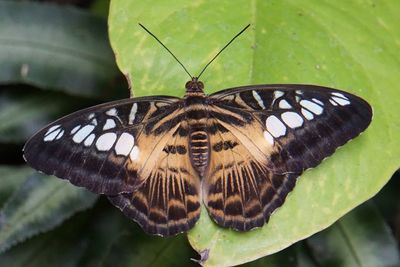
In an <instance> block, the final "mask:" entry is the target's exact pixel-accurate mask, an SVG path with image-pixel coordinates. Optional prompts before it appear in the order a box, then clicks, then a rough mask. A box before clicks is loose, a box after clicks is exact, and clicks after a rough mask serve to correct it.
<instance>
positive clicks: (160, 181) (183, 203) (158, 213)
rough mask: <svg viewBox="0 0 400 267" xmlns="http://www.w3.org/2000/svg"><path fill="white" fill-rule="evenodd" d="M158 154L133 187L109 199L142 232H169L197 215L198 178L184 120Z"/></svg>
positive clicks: (191, 222)
mask: <svg viewBox="0 0 400 267" xmlns="http://www.w3.org/2000/svg"><path fill="white" fill-rule="evenodd" d="M158 154H159V155H157V162H155V164H154V166H153V168H152V169H151V170H150V173H149V175H148V178H147V179H146V180H145V182H144V183H143V184H142V185H141V186H140V188H138V190H137V191H135V192H134V193H124V194H119V195H116V196H111V197H109V199H110V201H111V203H113V204H114V205H115V206H117V207H119V208H120V209H121V210H122V211H123V212H124V214H125V215H126V216H128V217H129V218H131V219H133V220H135V221H137V222H138V223H139V224H140V225H141V226H142V228H143V230H144V231H145V232H147V233H150V234H157V235H161V236H170V235H175V234H177V233H181V232H185V231H187V230H189V229H190V228H192V227H193V226H194V224H195V222H196V221H197V220H198V219H199V217H200V200H199V191H200V189H199V188H200V179H199V177H198V174H197V173H196V171H195V170H194V169H193V166H192V164H191V162H190V157H189V148H188V141H187V125H185V121H182V122H181V123H180V125H179V127H178V128H177V129H176V130H175V132H174V134H173V137H172V138H170V139H169V140H168V142H167V143H166V144H165V146H164V148H163V150H162V151H159V152H158Z"/></svg>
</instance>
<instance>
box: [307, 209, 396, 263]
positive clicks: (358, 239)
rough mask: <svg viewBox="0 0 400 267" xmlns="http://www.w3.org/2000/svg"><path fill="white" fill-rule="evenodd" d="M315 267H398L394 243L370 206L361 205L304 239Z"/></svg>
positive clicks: (375, 211) (387, 228) (386, 226)
mask: <svg viewBox="0 0 400 267" xmlns="http://www.w3.org/2000/svg"><path fill="white" fill-rule="evenodd" d="M307 243H308V244H309V248H310V251H312V253H313V258H314V260H315V261H316V262H317V263H318V265H319V266H343V267H345V266H349V267H350V266H363V267H369V266H371V267H379V266H382V267H390V266H392V267H394V266H399V265H400V257H399V251H398V248H397V244H396V240H395V239H394V237H393V234H392V233H391V231H390V229H389V227H388V225H387V224H386V223H385V222H384V221H383V219H382V217H381V215H380V214H379V212H378V211H377V209H376V208H375V206H374V205H373V204H372V203H368V202H367V203H365V204H363V205H361V206H360V207H358V208H357V209H355V210H354V211H353V212H351V213H349V214H347V215H346V216H344V217H343V218H341V219H340V220H339V221H337V222H336V223H335V224H334V225H332V226H331V227H329V228H328V229H326V230H325V231H323V232H321V233H318V234H316V235H315V236H312V237H311V238H308V239H307Z"/></svg>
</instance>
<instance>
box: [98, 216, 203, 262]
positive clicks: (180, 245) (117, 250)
mask: <svg viewBox="0 0 400 267" xmlns="http://www.w3.org/2000/svg"><path fill="white" fill-rule="evenodd" d="M130 223H132V222H130ZM138 230H139V231H140V232H141V233H140V232H139V231H138V232H137V233H128V232H127V233H125V234H123V235H121V236H120V237H119V238H118V239H117V240H116V241H115V242H114V243H113V246H112V247H111V249H110V251H109V253H108V254H107V256H106V257H105V259H104V261H103V264H102V265H101V266H113V265H114V266H121V267H125V266H126V267H129V266H132V265H135V266H166V267H168V266H174V267H175V266H177V267H179V266H182V267H183V266H196V264H194V263H193V262H192V261H191V260H190V258H191V257H193V256H196V255H193V254H194V253H193V251H191V249H190V246H189V244H188V242H187V240H186V238H185V236H184V235H180V236H176V237H173V238H160V237H150V236H148V235H146V234H144V233H143V231H142V230H140V229H138Z"/></svg>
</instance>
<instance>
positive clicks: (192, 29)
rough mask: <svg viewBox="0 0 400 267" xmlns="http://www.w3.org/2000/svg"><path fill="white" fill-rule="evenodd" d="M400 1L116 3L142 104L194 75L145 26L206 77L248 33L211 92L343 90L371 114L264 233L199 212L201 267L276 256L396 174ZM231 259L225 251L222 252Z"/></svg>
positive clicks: (175, 90)
mask: <svg viewBox="0 0 400 267" xmlns="http://www.w3.org/2000/svg"><path fill="white" fill-rule="evenodd" d="M399 12H400V2H396V1H390V0H385V1H380V2H374V3H371V2H366V1H356V0H351V1H346V3H339V2H332V1H317V0H305V1H301V2H300V1H295V0H289V1H244V0H243V1H218V2H217V1H215V2H214V1H205V2H187V1H175V2H174V3H171V2H169V1H158V2H157V4H156V5H154V4H152V3H151V4H150V3H145V2H141V3H138V2H132V1H129V0H114V1H112V3H111V7H110V16H109V31H110V38H111V44H112V47H113V49H114V51H115V52H116V54H117V63H118V66H119V67H120V69H121V70H122V72H123V73H125V74H126V75H127V76H128V77H130V80H131V85H132V88H133V93H134V95H136V96H141V95H154V94H167V95H176V96H182V95H183V94H184V90H183V88H184V84H185V82H186V81H187V80H188V77H187V75H186V74H185V73H184V72H183V70H181V68H180V66H179V65H178V64H177V63H176V62H175V60H174V59H173V58H172V57H171V56H170V55H168V53H167V52H166V51H165V50H164V49H163V48H162V47H161V46H160V45H159V44H158V43H156V42H155V40H154V39H153V38H152V37H151V36H149V35H148V34H147V33H146V32H145V31H143V30H142V29H141V28H139V27H135V25H137V23H138V22H141V23H142V24H144V25H145V26H147V27H148V28H149V29H150V30H151V31H152V32H154V34H156V35H157V36H158V38H159V39H160V40H162V41H163V42H164V43H165V45H166V46H167V47H169V49H170V50H172V51H173V52H174V53H175V54H176V56H177V57H178V58H179V59H180V60H181V61H182V62H183V63H184V64H185V65H186V66H187V68H188V69H189V71H190V72H192V74H193V75H196V74H197V73H199V71H200V70H201V69H202V67H203V66H204V65H205V63H206V62H208V61H209V60H210V59H211V58H212V57H213V56H214V55H215V54H216V53H217V51H218V50H219V49H220V48H221V47H222V46H223V45H225V44H226V43H227V41H229V40H230V39H231V38H232V37H233V36H234V35H235V34H236V33H237V32H238V31H239V30H240V29H242V28H243V27H244V26H245V25H246V24H247V23H249V22H250V23H251V24H252V27H251V29H250V30H249V31H247V32H245V33H244V34H243V35H242V36H240V37H239V38H238V39H237V41H235V42H234V43H233V44H232V45H231V46H230V47H229V48H228V49H227V50H226V51H225V52H224V53H223V54H221V56H220V57H219V58H218V59H217V60H216V61H215V62H214V63H213V64H212V65H211V66H210V67H209V69H208V70H207V72H206V73H205V74H204V76H203V77H202V80H203V81H204V83H205V88H206V89H205V90H206V92H207V93H211V92H214V91H217V90H220V89H224V88H229V87H232V86H240V85H248V84H260V83H265V84H269V83H305V84H318V85H323V86H330V87H335V88H339V89H343V90H346V91H348V92H351V93H354V94H357V95H359V96H361V97H363V98H364V99H366V100H367V101H368V102H369V103H370V104H371V105H372V107H373V109H374V118H373V122H372V124H371V125H370V127H369V128H368V129H367V131H366V132H365V133H363V134H362V135H361V137H358V138H356V139H355V140H353V141H351V142H350V143H349V144H347V145H345V146H344V147H342V148H340V149H339V150H338V151H337V152H336V153H335V154H334V155H333V156H332V157H330V158H329V159H327V160H325V161H324V162H323V163H322V164H320V165H319V166H318V167H317V168H315V169H313V170H309V171H306V172H305V173H304V175H302V176H301V177H300V179H299V181H298V183H297V186H296V188H295V189H294V191H293V192H292V193H291V194H289V196H288V198H287V200H286V202H285V204H284V205H283V207H281V208H280V209H278V210H277V211H276V212H275V213H274V214H273V215H272V217H271V220H270V221H269V223H268V224H267V225H265V226H264V227H262V228H260V229H257V230H254V231H250V232H248V233H239V232H235V231H232V230H229V229H223V228H221V227H218V226H217V225H216V224H215V223H213V222H212V220H211V219H210V218H209V216H208V215H207V212H206V210H205V209H203V211H202V216H201V218H200V221H199V222H198V224H197V225H196V226H195V228H194V229H193V230H192V231H190V232H189V235H188V237H189V241H190V243H191V245H192V246H193V247H194V248H195V249H196V250H197V251H198V252H201V251H204V250H209V258H208V260H207V261H206V262H205V265H206V266H221V265H224V266H225V265H234V264H240V263H244V262H248V261H251V260H254V259H257V258H259V257H262V256H265V255H269V254H272V253H274V252H277V251H279V250H281V249H283V248H285V247H288V246H289V245H291V244H293V243H295V242H297V241H298V240H301V239H304V238H306V237H308V236H310V235H312V234H314V233H316V232H318V231H321V230H322V229H324V228H326V227H328V226H329V225H331V224H333V223H334V222H335V221H336V220H338V219H339V218H340V217H342V216H343V215H344V214H346V213H347V212H348V211H350V210H351V209H353V208H354V207H356V206H357V205H359V204H360V203H362V202H364V201H365V200H367V199H369V198H371V197H372V196H373V195H375V194H376V193H377V192H378V191H379V190H380V189H381V188H382V186H383V185H384V184H385V183H386V182H387V181H388V179H389V178H390V177H391V175H392V174H393V172H394V171H395V170H396V169H397V168H398V167H399V163H400V146H399V141H398V140H399V133H400V124H399V123H398V120H399V119H398V118H399V114H400V97H399V92H400V91H399V90H398V85H399V84H400V75H399V69H400V60H399V57H398V56H397V55H398V51H399V48H400V43H399V41H398V40H399V37H400V27H398V25H400V17H399V16H398V15H397V14H398V13H399ZM227 251H229V253H226V252H227Z"/></svg>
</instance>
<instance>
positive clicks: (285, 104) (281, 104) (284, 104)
mask: <svg viewBox="0 0 400 267" xmlns="http://www.w3.org/2000/svg"><path fill="white" fill-rule="evenodd" d="M279 108H282V109H290V108H292V106H291V105H290V104H289V103H288V102H287V101H286V100H285V99H282V100H281V101H279Z"/></svg>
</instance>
